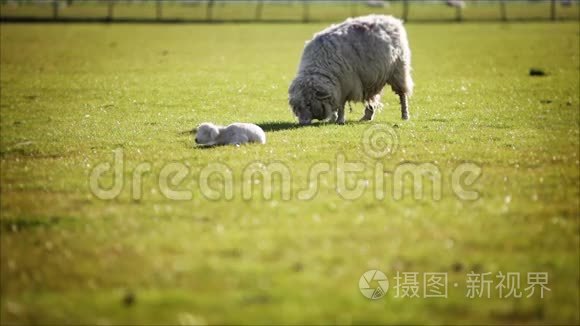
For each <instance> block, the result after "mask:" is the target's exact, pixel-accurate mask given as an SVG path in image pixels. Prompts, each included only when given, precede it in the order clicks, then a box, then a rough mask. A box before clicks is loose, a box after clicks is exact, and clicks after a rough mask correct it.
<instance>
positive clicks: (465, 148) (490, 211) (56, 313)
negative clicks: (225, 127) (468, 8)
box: [0, 22, 580, 324]
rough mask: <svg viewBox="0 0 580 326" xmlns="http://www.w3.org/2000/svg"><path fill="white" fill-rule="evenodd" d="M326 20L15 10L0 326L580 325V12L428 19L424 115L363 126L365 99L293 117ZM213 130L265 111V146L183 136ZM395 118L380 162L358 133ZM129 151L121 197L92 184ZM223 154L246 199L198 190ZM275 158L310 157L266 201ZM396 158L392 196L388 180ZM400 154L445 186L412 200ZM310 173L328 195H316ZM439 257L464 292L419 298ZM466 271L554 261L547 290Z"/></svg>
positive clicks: (416, 101) (7, 91)
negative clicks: (466, 180) (374, 282)
mask: <svg viewBox="0 0 580 326" xmlns="http://www.w3.org/2000/svg"><path fill="white" fill-rule="evenodd" d="M323 27H324V26H323V25H316V24H312V25H292V24H291V25H284V24H276V25H266V24H264V25H261V24H245V25H234V24H223V25H164V26H159V25H157V26H153V25H99V24H95V25H84V24H68V25H58V24H51V25H27V24H18V25H1V26H0V28H1V31H0V41H1V52H0V54H1V70H0V87H1V95H0V109H1V110H0V118H1V119H0V136H1V137H0V167H1V172H0V177H1V181H0V186H1V188H0V190H1V192H0V195H1V206H0V207H1V213H0V226H1V229H0V232H1V233H0V234H1V238H0V244H1V248H0V258H1V259H0V268H1V278H0V280H1V297H2V299H1V305H0V318H1V321H2V323H3V324H4V323H5V324H47V323H49V324H66V323H74V324H79V323H82V324H85V323H86V324H95V323H98V324H119V323H122V324H155V323H164V324H177V323H183V324H203V323H208V324H230V323H245V324H256V323H324V324H332V323H339V324H348V323H352V324H379V323H396V324H401V323H412V324H416V323H430V324H432V323H444V324H457V323H459V324H465V323H478V324H504V323H545V324H567V323H569V324H578V322H580V317H579V315H578V314H579V311H578V306H579V301H578V295H579V293H578V278H579V270H578V268H579V267H578V266H579V265H578V257H579V249H578V248H579V235H578V232H579V221H578V217H579V215H578V214H579V195H580V194H579V192H580V191H579V187H580V185H579V177H580V176H579V159H580V157H579V147H578V146H579V137H580V136H579V95H578V88H579V64H578V62H579V60H580V59H579V37H578V35H579V29H578V24H577V22H574V23H557V24H549V23H526V24H513V25H509V24H505V25H504V24H492V23H485V24H462V25H454V24H453V25H444V24H437V25H429V24H421V25H413V24H409V25H408V27H407V28H408V33H409V38H410V41H411V47H412V50H413V67H414V73H413V75H414V78H415V82H416V93H415V95H414V97H413V98H412V100H411V106H410V112H411V120H410V121H408V122H403V121H401V120H400V112H399V108H398V103H397V99H396V97H395V96H394V95H393V94H392V93H391V92H390V91H388V90H386V91H385V93H384V99H383V102H384V104H385V108H384V109H383V110H382V112H380V113H379V114H378V115H377V117H376V120H375V121H373V122H372V123H357V122H355V121H356V120H358V118H360V117H361V116H362V107H361V106H360V105H355V106H354V107H353V111H352V112H348V111H347V120H348V121H347V124H346V125H345V126H336V125H331V124H316V125H315V126H312V127H304V128H298V127H296V126H295V124H294V122H295V119H294V117H293V116H292V114H291V112H290V109H289V108H288V105H287V88H288V85H289V83H290V81H291V80H292V78H293V76H294V73H295V72H296V68H297V64H298V60H299V57H300V53H301V50H302V48H303V44H304V41H305V40H306V39H308V38H310V37H311V35H312V34H313V33H314V32H315V31H317V30H319V29H321V28H323ZM530 68H537V69H542V70H543V71H544V72H545V73H546V76H543V77H532V76H530V75H529V70H530ZM205 121H212V122H215V123H220V124H228V123H231V122H235V121H243V122H253V123H257V124H260V125H261V126H263V127H264V128H265V130H266V132H267V137H268V143H267V144H266V145H264V146H256V145H254V146H241V147H218V148H210V149H199V148H196V147H194V145H193V142H192V137H191V135H190V134H188V133H187V131H188V130H191V129H192V128H193V127H195V126H196V125H197V124H198V123H201V122H205ZM377 125H382V126H385V128H389V129H390V130H394V131H395V132H396V134H397V135H398V139H399V144H398V146H397V147H396V149H395V150H394V151H393V152H392V153H391V155H388V156H386V157H383V158H379V159H375V158H372V157H369V156H368V155H367V154H366V152H365V150H364V146H363V143H362V141H361V139H362V136H363V134H364V133H365V131H366V130H368V128H369V127H371V126H377ZM115 151H122V153H123V156H124V166H123V171H124V174H123V177H122V180H123V184H124V187H123V188H122V190H121V193H120V195H119V196H118V197H116V198H114V199H108V200H102V199H99V198H97V197H96V196H95V195H94V194H93V193H92V192H91V191H90V186H89V175H90V173H91V171H92V170H93V169H94V168H95V167H96V166H99V164H101V163H107V162H110V163H113V158H114V152H115ZM337 155H344V157H346V159H347V160H348V161H350V162H361V163H362V164H363V165H364V166H365V169H364V170H363V171H362V172H359V173H358V174H357V175H356V177H357V178H356V180H359V181H360V182H362V184H363V185H365V184H366V185H369V186H368V187H367V188H366V191H365V193H364V194H363V195H362V196H361V197H360V198H357V199H352V200H349V199H344V198H342V197H341V195H340V194H339V193H337V190H336V189H337V178H336V176H337V175H338V174H339V173H340V172H341V171H337V168H336V167H337V164H338V163H337V162H336V160H337ZM320 162H327V163H329V164H330V166H331V167H333V169H332V170H331V172H330V173H328V174H323V175H321V176H320V177H319V179H318V182H316V180H312V179H311V178H309V177H308V176H309V169H310V168H311V167H312V166H314V165H315V164H317V163H320ZM465 162H471V163H473V164H474V165H476V166H478V167H480V168H481V169H482V170H481V171H482V172H481V176H480V178H479V179H477V180H476V181H475V183H474V184H473V185H471V186H469V187H468V189H469V190H476V191H477V192H478V193H479V198H478V199H477V200H474V201H468V200H462V199H461V198H459V197H458V196H456V195H455V194H454V192H453V189H452V182H451V175H452V173H453V171H454V169H455V168H456V167H457V166H459V165H460V164H462V163H465ZM143 163H145V164H146V163H149V164H150V171H149V172H147V173H145V174H144V176H143V180H144V181H143V184H142V185H141V186H140V187H138V188H135V187H133V186H132V184H133V172H134V171H136V167H137V166H138V165H140V164H142V165H141V166H142V167H143V166H145V165H143ZM168 163H177V164H182V165H183V166H186V167H187V172H188V173H187V175H186V176H185V179H184V180H183V181H182V182H178V184H172V183H170V184H169V186H168V187H170V188H172V189H174V190H191V192H192V198H191V199H187V200H172V199H169V198H168V197H167V196H166V194H164V192H166V190H167V186H163V185H160V184H159V179H160V178H159V175H160V173H161V171H162V170H163V168H164V167H165V166H167V164H168ZM215 163H220V164H223V165H225V166H227V167H228V168H229V169H230V171H231V173H232V178H233V180H234V182H233V184H234V191H233V199H231V200H226V199H224V198H221V199H216V200H211V199H208V198H206V197H205V196H204V195H207V192H203V193H202V191H201V190H200V189H201V186H200V185H199V182H198V180H199V176H200V173H201V171H203V170H204V169H206V168H207V167H208V166H209V165H210V164H215ZM272 163H277V164H282V165H284V166H286V167H287V168H288V169H289V171H290V172H291V180H290V181H289V184H290V186H291V193H290V195H291V198H290V199H289V200H286V199H285V198H283V197H282V196H281V195H280V190H281V188H282V182H281V181H280V180H279V179H278V178H274V182H273V196H272V198H271V199H267V198H264V196H263V194H262V193H261V190H262V189H263V186H264V183H265V182H264V181H263V180H262V181H261V179H260V178H256V179H252V180H248V179H247V178H246V179H244V178H243V174H244V171H245V169H246V167H247V166H248V165H250V164H258V165H260V164H261V166H262V171H265V172H268V171H269V170H271V169H273V167H274V165H272ZM379 163H380V164H382V167H381V168H380V169H379V174H380V175H384V176H385V180H386V181H385V187H386V189H387V191H386V195H385V198H384V199H376V192H375V191H374V190H373V189H374V188H373V187H372V185H374V176H375V168H376V167H377V166H378V164H379ZM405 163H406V164H417V165H418V164H423V163H431V164H433V165H434V166H436V167H437V168H438V170H439V171H440V172H441V174H442V193H441V199H440V200H437V199H433V198H432V196H431V195H430V194H429V193H428V192H427V193H425V194H424V197H423V198H419V199H414V198H413V197H412V195H413V190H414V188H413V185H412V184H410V182H409V180H407V182H406V183H405V184H404V187H403V190H404V193H405V197H404V198H403V199H402V200H396V199H395V196H394V192H395V190H397V189H398V190H400V188H397V187H395V188H397V189H394V190H393V187H392V184H393V178H392V176H393V173H394V171H395V170H396V169H397V167H399V166H401V164H405ZM349 180H350V181H356V180H354V177H353V176H351V179H349ZM101 181H102V183H103V186H104V187H105V186H109V185H111V184H112V182H113V179H112V173H107V174H106V176H105V177H104V178H103V180H101ZM246 182H250V183H254V184H255V188H254V193H253V196H252V198H250V199H244V198H243V196H242V195H243V191H242V190H243V187H244V184H245V183H246ZM309 182H312V183H313V185H318V192H317V193H316V195H315V196H314V198H312V199H311V200H301V199H300V198H298V192H299V190H300V189H305V188H308V186H309ZM221 183H222V182H221V181H220V178H219V176H218V175H214V176H213V177H212V178H210V185H211V186H212V187H214V188H216V189H218V190H219V189H220V188H219V185H220V184H221ZM426 187H427V188H428V189H429V187H430V186H429V183H426ZM139 190H141V193H140V194H139ZM218 194H219V192H218ZM369 269H378V270H381V271H383V272H384V273H385V274H387V276H388V277H389V280H390V281H391V288H390V289H389V291H388V292H387V295H386V296H385V297H384V298H382V299H380V300H374V301H373V300H368V299H366V298H365V297H363V295H362V294H361V293H360V292H359V288H358V282H359V278H360V277H361V275H362V274H363V273H364V272H365V271H367V270H369ZM397 272H400V273H402V272H418V273H420V274H419V279H418V280H419V281H420V282H421V287H420V292H419V295H420V296H421V297H420V298H400V297H399V298H397V297H396V290H395V289H394V288H393V286H394V285H395V280H394V276H395V275H396V273H397ZM425 272H442V273H448V281H449V286H448V297H447V298H430V299H428V298H422V297H423V293H422V291H423V286H422V281H423V279H422V278H421V275H423V273H425ZM470 272H475V273H486V272H490V273H491V274H490V275H491V276H489V277H491V279H493V282H494V283H493V286H496V285H497V284H498V283H497V279H496V278H495V276H496V275H497V274H498V272H502V273H504V274H505V273H508V272H517V273H520V274H521V278H522V280H521V286H520V290H522V291H523V290H524V288H525V287H526V286H527V279H526V276H527V273H528V272H545V273H548V275H549V282H548V284H547V286H548V287H549V288H550V290H551V291H546V293H545V297H544V298H543V299H541V298H540V297H539V293H538V292H536V293H535V295H534V296H533V297H531V298H526V297H525V294H524V297H522V298H513V297H511V298H503V299H502V298H499V297H498V293H497V289H495V288H493V289H492V291H491V298H489V299H488V298H475V299H470V298H467V297H466V294H467V292H468V289H467V274H468V273H470ZM455 283H457V286H454V284H455ZM526 294H527V293H526Z"/></svg>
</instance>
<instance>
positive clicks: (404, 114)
mask: <svg viewBox="0 0 580 326" xmlns="http://www.w3.org/2000/svg"><path fill="white" fill-rule="evenodd" d="M399 99H400V100H401V118H402V119H403V120H409V102H408V99H407V94H405V93H399Z"/></svg>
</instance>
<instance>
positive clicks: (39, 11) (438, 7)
mask: <svg viewBox="0 0 580 326" xmlns="http://www.w3.org/2000/svg"><path fill="white" fill-rule="evenodd" d="M550 12H551V8H550V1H538V2H537V3H533V2H531V3H526V2H515V1H507V2H506V15H507V18H508V19H512V20H548V19H550ZM156 13H157V11H156V5H155V2H154V1H151V2H149V3H133V4H131V3H129V4H128V3H123V2H121V3H117V4H115V5H114V7H113V17H114V18H117V19H119V18H120V19H155V17H156ZM371 13H382V14H390V15H395V16H399V17H401V16H402V15H403V5H402V3H400V2H396V3H392V4H391V5H389V6H386V7H384V8H381V9H377V8H372V7H368V6H365V5H363V4H361V3H359V4H350V3H346V1H343V2H342V3H341V2H339V1H334V2H327V3H321V2H318V3H312V4H309V6H308V7H307V16H308V19H309V20H312V21H340V20H343V19H344V18H345V17H348V16H357V15H365V14H371ZM304 14H305V12H304V6H303V5H302V4H300V3H298V2H295V3H284V2H283V3H278V4H273V3H266V4H265V5H264V6H263V10H262V15H261V19H264V20H273V21H276V20H278V21H302V20H303V18H304ZM52 15H53V7H52V5H51V3H46V4H42V5H39V4H22V5H19V6H15V5H14V4H10V3H4V4H2V5H0V16H3V17H21V16H26V17H52ZM107 15H108V6H107V5H106V3H104V2H103V3H96V2H88V3H86V2H85V3H83V2H78V0H77V2H76V3H73V4H72V5H71V6H63V7H61V8H60V9H59V17H61V18H104V17H107ZM162 16H163V18H164V19H181V20H204V19H206V18H207V6H206V5H205V4H195V3H192V4H179V3H170V2H166V3H164V5H163V8H162ZM556 17H557V18H558V19H574V20H578V19H579V18H580V8H579V6H578V3H574V4H573V5H571V6H561V5H558V6H557V7H556ZM255 18H256V3H255V2H248V1H237V2H236V1H230V2H227V3H217V4H215V5H214V7H213V9H212V19H214V20H225V21H228V20H241V21H251V20H254V19H255ZM455 18H456V11H455V9H454V8H451V7H448V6H446V5H445V4H444V3H434V4H424V3H423V4H421V3H411V5H410V6H409V15H408V20H409V21H425V20H427V21H429V20H431V21H438V20H439V21H449V20H455ZM463 18H464V19H465V20H500V19H501V14H500V6H499V2H490V1H483V2H477V3H470V2H468V5H467V7H466V8H465V9H464V10H463Z"/></svg>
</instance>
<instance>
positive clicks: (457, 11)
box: [455, 6, 463, 22]
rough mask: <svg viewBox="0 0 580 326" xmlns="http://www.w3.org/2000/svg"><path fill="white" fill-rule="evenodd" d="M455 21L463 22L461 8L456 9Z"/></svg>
mask: <svg viewBox="0 0 580 326" xmlns="http://www.w3.org/2000/svg"><path fill="white" fill-rule="evenodd" d="M455 20H457V21H458V22H460V21H462V20H463V10H462V8H461V6H457V7H455Z"/></svg>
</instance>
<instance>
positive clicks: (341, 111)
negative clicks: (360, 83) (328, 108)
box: [336, 105, 345, 125]
mask: <svg viewBox="0 0 580 326" xmlns="http://www.w3.org/2000/svg"><path fill="white" fill-rule="evenodd" d="M344 122H345V121H344V105H343V106H341V107H339V108H338V116H337V118H336V123H338V124H339V125H343V124H344Z"/></svg>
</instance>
